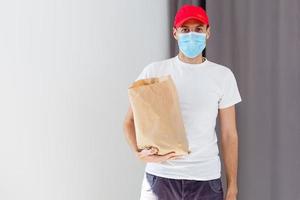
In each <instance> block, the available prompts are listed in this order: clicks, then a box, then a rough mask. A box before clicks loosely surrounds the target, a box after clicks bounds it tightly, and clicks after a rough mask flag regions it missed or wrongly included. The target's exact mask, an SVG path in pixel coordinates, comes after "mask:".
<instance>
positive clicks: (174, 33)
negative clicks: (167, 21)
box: [173, 27, 178, 40]
mask: <svg viewBox="0 0 300 200" xmlns="http://www.w3.org/2000/svg"><path fill="white" fill-rule="evenodd" d="M173 37H174V38H175V40H178V38H177V34H176V29H175V28H174V27H173Z"/></svg>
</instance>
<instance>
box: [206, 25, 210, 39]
mask: <svg viewBox="0 0 300 200" xmlns="http://www.w3.org/2000/svg"><path fill="white" fill-rule="evenodd" d="M209 37H210V26H209V27H207V30H206V39H208V38H209Z"/></svg>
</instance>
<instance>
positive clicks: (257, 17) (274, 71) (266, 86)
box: [170, 0, 300, 200]
mask: <svg viewBox="0 0 300 200" xmlns="http://www.w3.org/2000/svg"><path fill="white" fill-rule="evenodd" d="M172 2H173V1H172ZM174 2H176V3H174V4H173V3H171V4H170V10H172V9H173V11H175V10H176V9H177V8H178V7H179V6H180V5H181V4H182V3H195V4H197V5H199V4H201V3H200V2H199V1H174ZM206 10H207V12H208V15H209V18H210V25H211V37H210V39H209V40H208V43H207V51H206V54H207V58H208V59H209V60H211V61H213V62H216V63H220V64H222V65H225V66H228V67H229V68H231V69H232V70H233V72H234V74H235V76H236V78H237V82H238V86H239V90H240V93H241V96H242V99H243V102H242V103H240V104H237V105H236V112H237V113H236V114H237V125H238V127H237V128H238V133H239V170H238V185H239V194H238V199H241V200H253V199H255V200H299V199H300V189H299V188H300V187H299V180H300V157H299V152H300V119H299V118H300V117H299V116H300V106H299V103H300V62H299V57H300V1H299V0H285V1H283V0H265V1H261V0H252V1H246V0H240V1H207V3H206ZM173 17H174V14H173V13H170V19H171V21H173ZM173 41H174V40H173V39H172V40H171V42H170V43H171V46H170V47H171V49H170V52H171V55H174V54H175V52H178V49H177V46H176V44H174V42H173ZM218 127H219V126H217V129H218V132H219V128H218ZM219 142H220V141H219ZM222 172H223V174H222V178H223V181H224V182H223V183H225V174H224V164H223V163H222ZM225 189H226V188H225Z"/></svg>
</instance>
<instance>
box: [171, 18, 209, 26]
mask: <svg viewBox="0 0 300 200" xmlns="http://www.w3.org/2000/svg"><path fill="white" fill-rule="evenodd" d="M189 19H195V20H198V21H199V22H201V23H202V24H204V25H207V24H208V23H207V22H206V21H204V20H202V19H200V18H199V17H194V16H191V17H187V18H185V19H183V20H181V21H180V22H178V23H177V24H176V27H178V26H181V25H182V24H183V23H184V22H186V21H187V20H189Z"/></svg>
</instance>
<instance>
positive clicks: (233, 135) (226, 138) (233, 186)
mask: <svg viewBox="0 0 300 200" xmlns="http://www.w3.org/2000/svg"><path fill="white" fill-rule="evenodd" d="M219 117H220V129H221V146H222V155H223V160H224V166H225V171H226V180H227V196H235V195H236V194H237V192H238V187H237V169H238V133H237V128H236V117H235V106H234V105H233V106H230V107H228V108H224V109H219ZM227 198H229V197H227ZM229 199H231V198H229Z"/></svg>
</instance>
